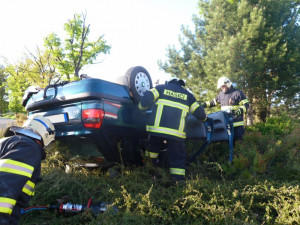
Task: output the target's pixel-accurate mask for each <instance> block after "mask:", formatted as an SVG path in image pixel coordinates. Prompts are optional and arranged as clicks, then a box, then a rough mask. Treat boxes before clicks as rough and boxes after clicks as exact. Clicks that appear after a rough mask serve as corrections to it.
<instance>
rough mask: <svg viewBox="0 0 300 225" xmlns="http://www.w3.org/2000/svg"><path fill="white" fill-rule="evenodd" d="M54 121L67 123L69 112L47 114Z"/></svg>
mask: <svg viewBox="0 0 300 225" xmlns="http://www.w3.org/2000/svg"><path fill="white" fill-rule="evenodd" d="M46 118H48V119H49V120H50V121H51V122H52V123H65V122H68V116H67V113H64V114H57V115H52V116H46Z"/></svg>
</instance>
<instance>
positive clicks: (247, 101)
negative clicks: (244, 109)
mask: <svg viewBox="0 0 300 225" xmlns="http://www.w3.org/2000/svg"><path fill="white" fill-rule="evenodd" d="M246 103H249V100H248V99H247V98H246V99H244V100H242V101H240V103H239V105H244V104H246Z"/></svg>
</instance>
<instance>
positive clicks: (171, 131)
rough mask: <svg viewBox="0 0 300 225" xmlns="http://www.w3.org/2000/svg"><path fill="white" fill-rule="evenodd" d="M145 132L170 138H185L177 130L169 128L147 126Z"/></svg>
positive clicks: (182, 133)
mask: <svg viewBox="0 0 300 225" xmlns="http://www.w3.org/2000/svg"><path fill="white" fill-rule="evenodd" d="M146 130H147V131H149V132H155V133H161V134H168V135H172V136H176V137H180V138H186V134H185V133H184V132H180V131H178V130H174V129H171V128H165V127H154V126H147V127H146Z"/></svg>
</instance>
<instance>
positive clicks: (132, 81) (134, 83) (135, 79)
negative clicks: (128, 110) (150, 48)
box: [125, 66, 153, 103]
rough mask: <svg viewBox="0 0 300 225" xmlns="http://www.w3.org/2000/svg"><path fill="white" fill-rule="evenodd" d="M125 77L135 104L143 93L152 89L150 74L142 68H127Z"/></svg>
mask: <svg viewBox="0 0 300 225" xmlns="http://www.w3.org/2000/svg"><path fill="white" fill-rule="evenodd" d="M125 76H126V77H127V80H128V86H129V91H130V95H131V97H133V102H135V103H138V102H139V101H140V100H141V98H142V96H144V93H145V92H146V91H148V90H150V89H151V88H152V87H153V86H152V79H151V76H150V74H149V73H148V71H147V70H146V69H145V68H144V67H142V66H135V67H131V68H129V69H128V70H127V72H126V74H125Z"/></svg>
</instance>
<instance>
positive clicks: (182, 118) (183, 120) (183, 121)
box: [178, 111, 187, 132]
mask: <svg viewBox="0 0 300 225" xmlns="http://www.w3.org/2000/svg"><path fill="white" fill-rule="evenodd" d="M186 114H187V112H186V111H182V113H181V118H180V124H179V129H178V130H179V131H180V132H183V130H184V127H185V117H186Z"/></svg>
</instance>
